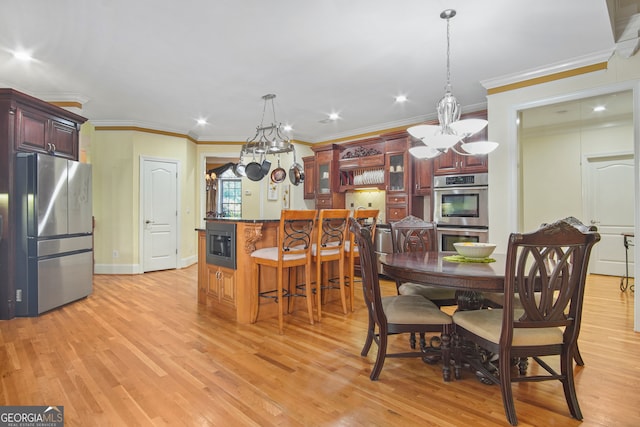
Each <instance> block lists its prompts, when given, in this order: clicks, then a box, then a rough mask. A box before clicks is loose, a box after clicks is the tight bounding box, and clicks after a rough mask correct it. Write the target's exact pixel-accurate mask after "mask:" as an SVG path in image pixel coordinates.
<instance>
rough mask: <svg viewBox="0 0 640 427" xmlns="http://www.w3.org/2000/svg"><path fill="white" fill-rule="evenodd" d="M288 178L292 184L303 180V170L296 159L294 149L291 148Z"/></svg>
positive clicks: (297, 183)
mask: <svg viewBox="0 0 640 427" xmlns="http://www.w3.org/2000/svg"><path fill="white" fill-rule="evenodd" d="M289 180H290V181H291V183H292V184H293V185H299V184H300V183H301V182H303V181H304V170H303V169H302V165H300V163H298V162H297V160H296V150H293V164H292V165H291V167H290V168H289Z"/></svg>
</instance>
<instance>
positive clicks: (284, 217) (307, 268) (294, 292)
mask: <svg viewBox="0 0 640 427" xmlns="http://www.w3.org/2000/svg"><path fill="white" fill-rule="evenodd" d="M316 213H317V212H316V211H315V210H282V211H281V213H280V227H279V229H278V245H277V246H275V247H267V248H261V249H257V250H255V251H253V252H252V253H251V259H252V260H253V277H255V278H256V280H257V283H256V289H257V290H258V296H259V297H262V298H272V299H274V300H275V302H276V303H277V304H278V328H279V332H280V333H281V334H282V333H284V309H285V307H284V302H283V301H284V299H285V298H287V301H289V302H290V301H291V298H292V297H304V298H305V299H306V302H307V311H308V313H309V322H310V323H311V324H312V325H313V323H314V321H313V296H312V295H311V294H310V289H311V283H312V281H311V278H312V276H311V246H312V243H313V231H314V225H315V219H316ZM261 266H266V267H274V268H275V269H276V283H275V287H274V288H273V289H265V290H261V287H265V288H266V286H267V284H266V283H263V284H261V283H260V267H261ZM297 267H303V268H304V278H305V279H304V280H305V282H304V283H305V284H306V285H307V286H300V287H299V288H298V287H297V284H296V283H293V284H292V283H290V280H289V281H287V283H286V284H285V283H284V270H285V269H289V270H290V269H292V268H297ZM290 272H291V271H290ZM290 276H292V275H291V274H290ZM285 286H286V287H285ZM299 289H303V290H304V291H301V292H302V293H301V292H299ZM258 306H259V305H258V304H256V309H257V307H258ZM287 306H288V308H289V309H288V310H287V311H288V312H290V307H291V304H288V305H287ZM255 317H257V313H255V315H254V318H255Z"/></svg>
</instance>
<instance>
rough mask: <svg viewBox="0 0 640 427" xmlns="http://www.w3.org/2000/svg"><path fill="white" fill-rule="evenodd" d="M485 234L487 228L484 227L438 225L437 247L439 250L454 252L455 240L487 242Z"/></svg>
mask: <svg viewBox="0 0 640 427" xmlns="http://www.w3.org/2000/svg"><path fill="white" fill-rule="evenodd" d="M487 234H489V230H488V229H486V228H474V227H469V228H456V227H438V248H439V250H441V251H448V252H455V250H456V248H455V247H454V246H453V244H454V243H456V242H477V243H487Z"/></svg>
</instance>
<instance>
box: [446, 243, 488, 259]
mask: <svg viewBox="0 0 640 427" xmlns="http://www.w3.org/2000/svg"><path fill="white" fill-rule="evenodd" d="M453 246H454V247H455V248H456V251H457V252H458V254H460V255H462V256H463V257H465V258H486V257H488V256H489V255H491V254H492V253H493V251H494V249H495V248H496V245H495V244H494V243H475V242H457V243H454V244H453Z"/></svg>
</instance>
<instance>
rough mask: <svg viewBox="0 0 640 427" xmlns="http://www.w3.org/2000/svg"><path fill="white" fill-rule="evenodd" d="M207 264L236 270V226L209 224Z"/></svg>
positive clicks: (220, 223)
mask: <svg viewBox="0 0 640 427" xmlns="http://www.w3.org/2000/svg"><path fill="white" fill-rule="evenodd" d="M207 264H213V265H219V266H221V267H227V268H233V269H234V270H235V269H236V224H235V223H224V222H217V221H209V222H207Z"/></svg>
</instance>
